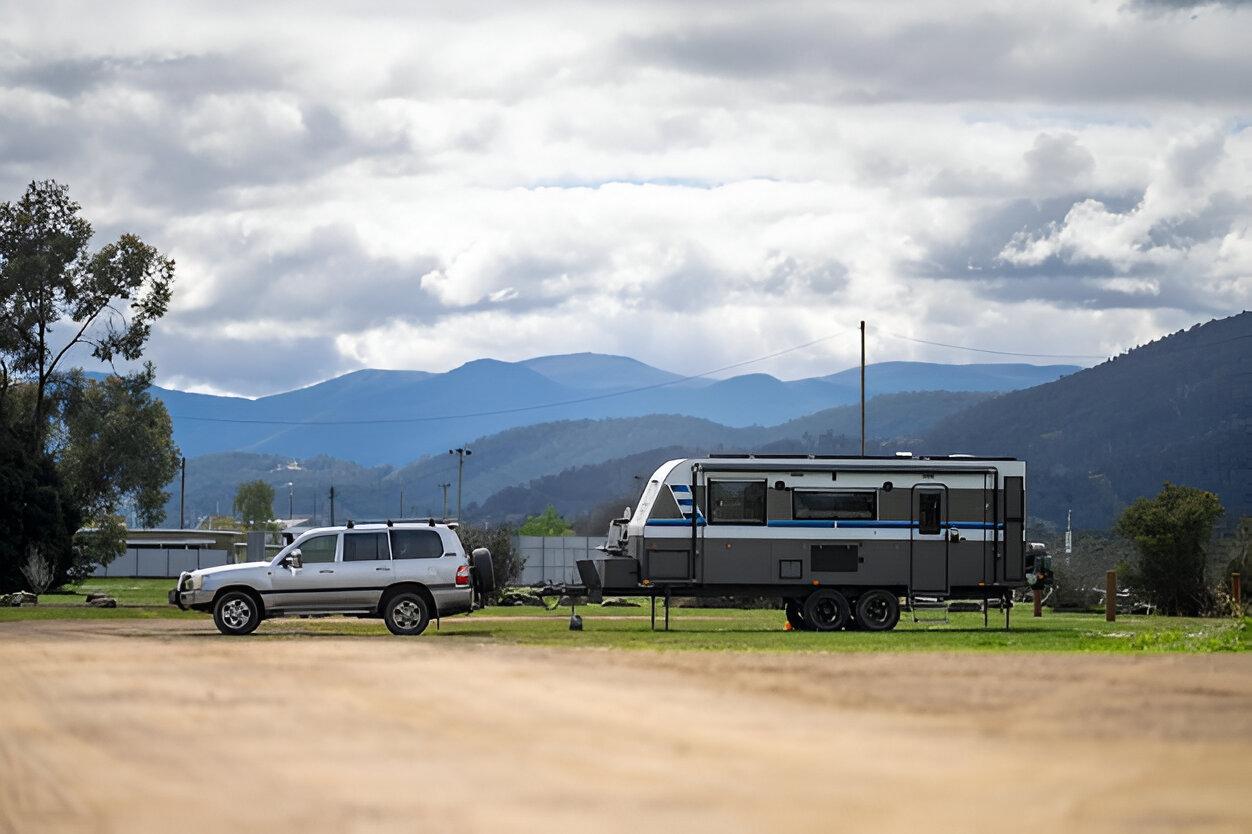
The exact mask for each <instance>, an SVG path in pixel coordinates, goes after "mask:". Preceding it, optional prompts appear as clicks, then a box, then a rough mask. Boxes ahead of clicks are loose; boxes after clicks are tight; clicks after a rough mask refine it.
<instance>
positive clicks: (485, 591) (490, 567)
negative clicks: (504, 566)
mask: <svg viewBox="0 0 1252 834" xmlns="http://www.w3.org/2000/svg"><path fill="white" fill-rule="evenodd" d="M470 571H471V573H472V575H473V577H474V590H475V592H477V593H478V595H479V596H484V597H485V596H488V595H490V594H493V593H495V590H496V569H495V565H494V564H493V563H492V561H491V551H490V550H488V549H487V548H485V547H476V548H474V552H473V553H471V554H470Z"/></svg>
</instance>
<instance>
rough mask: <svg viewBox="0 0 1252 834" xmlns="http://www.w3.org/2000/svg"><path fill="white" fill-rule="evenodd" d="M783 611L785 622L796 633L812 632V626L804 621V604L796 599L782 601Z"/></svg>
mask: <svg viewBox="0 0 1252 834" xmlns="http://www.w3.org/2000/svg"><path fill="white" fill-rule="evenodd" d="M783 610H784V611H786V612H787V622H789V623H791V627H792V628H793V629H795V630H796V631H812V630H813V626H811V625H809V624H808V621H807V620H805V619H804V603H802V602H801V601H800V600H798V599H785V600H783Z"/></svg>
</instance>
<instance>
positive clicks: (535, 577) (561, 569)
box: [513, 536, 604, 585]
mask: <svg viewBox="0 0 1252 834" xmlns="http://www.w3.org/2000/svg"><path fill="white" fill-rule="evenodd" d="M601 544H604V536H518V537H517V538H516V539H514V542H513V546H514V547H515V548H516V550H517V552H518V554H519V555H520V556H521V557H522V561H523V563H524V566H523V567H522V575H521V577H520V578H519V579H518V582H519V583H520V584H522V585H533V584H535V583H536V582H577V581H578V568H576V567H574V562H576V561H578V560H579V559H592V558H595V557H597V556H601V555H603V554H601V553H600V551H598V550H596V547H597V546H599V545H601Z"/></svg>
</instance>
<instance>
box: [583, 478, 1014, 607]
mask: <svg viewBox="0 0 1252 834" xmlns="http://www.w3.org/2000/svg"><path fill="white" fill-rule="evenodd" d="M1025 520H1026V464H1025V462H1023V461H1020V460H1015V459H1012V458H974V457H969V456H959V455H951V456H945V457H913V456H912V455H908V454H902V455H897V456H895V457H825V456H815V455H809V456H791V455H789V456H776V455H712V456H710V457H707V458H700V459H682V460H671V461H669V462H667V463H665V464H664V465H662V466H661V467H660V468H659V469H657V470H656V472H655V473H653V475H652V477H651V478H650V479H649V480H648V483H647V486H646V487H645V488H644V491H643V495H642V496H641V498H640V500H639V504H638V507H637V508H636V509H635V511H634V512H633V513H628V514H627V517H624V518H621V519H618V520H616V521H614V522H613V524H612V526H611V527H610V530H609V537H608V540H607V542H606V543H605V545H604V547H603V548H602V549H603V551H604V557H603V558H598V559H593V560H587V561H584V562H580V563H579V565H578V567H579V571H580V575H581V577H582V580H583V582H584V583H585V584H586V585H587V586H588V589H589V590H591V591H592V592H593V593H594V594H597V595H598V594H613V595H640V594H642V595H650V596H653V597H654V598H655V597H656V596H658V595H660V596H664V597H665V598H666V599H668V598H669V597H670V596H671V595H683V596H729V595H741V596H774V597H781V598H782V599H783V600H784V601H785V604H786V610H787V619H788V621H789V622H790V623H791V625H792V626H793V627H794V628H797V629H805V630H819V631H833V630H837V629H840V628H845V627H846V628H863V629H867V630H877V631H881V630H887V629H891V628H893V627H894V626H895V625H896V623H897V622H898V620H899V616H900V599H901V598H904V599H905V600H906V601H907V602H908V603H909V604H910V605H912V604H913V603H914V601H915V599H916V597H919V596H924V597H932V598H937V599H954V598H976V599H980V600H983V601H985V602H986V601H991V600H995V601H1000V602H1003V603H1004V604H1005V605H1007V604H1008V598H1009V596H1010V594H1011V593H1012V590H1013V589H1014V588H1018V587H1022V586H1026V585H1029V584H1031V582H1032V580H1034V579H1036V577H1035V576H1034V575H1029V576H1028V573H1027V569H1026V568H1027V565H1026V563H1027V559H1026V546H1025Z"/></svg>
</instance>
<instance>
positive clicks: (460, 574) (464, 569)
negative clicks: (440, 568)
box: [444, 565, 470, 585]
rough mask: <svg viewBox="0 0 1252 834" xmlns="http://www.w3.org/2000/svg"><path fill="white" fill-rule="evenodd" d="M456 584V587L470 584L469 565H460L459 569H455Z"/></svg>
mask: <svg viewBox="0 0 1252 834" xmlns="http://www.w3.org/2000/svg"><path fill="white" fill-rule="evenodd" d="M444 576H447V574H444ZM456 584H457V585H468V584H470V576H469V565H461V566H460V567H459V568H457V569H456Z"/></svg>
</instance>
